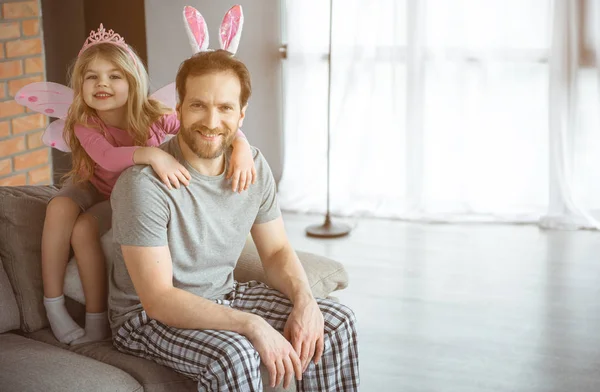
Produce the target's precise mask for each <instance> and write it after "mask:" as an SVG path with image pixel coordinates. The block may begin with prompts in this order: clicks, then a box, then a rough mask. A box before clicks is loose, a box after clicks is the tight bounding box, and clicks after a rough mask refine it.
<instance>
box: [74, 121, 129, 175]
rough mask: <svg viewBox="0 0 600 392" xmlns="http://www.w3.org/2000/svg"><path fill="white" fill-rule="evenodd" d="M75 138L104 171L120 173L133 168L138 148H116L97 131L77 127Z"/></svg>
mask: <svg viewBox="0 0 600 392" xmlns="http://www.w3.org/2000/svg"><path fill="white" fill-rule="evenodd" d="M75 136H76V137H77V139H79V142H80V143H81V146H82V147H83V149H84V150H85V152H87V153H88V155H89V156H90V157H91V158H92V159H93V160H94V162H96V163H97V164H98V165H99V166H100V167H102V168H103V169H104V170H108V171H111V172H120V171H123V170H125V169H127V168H128V167H129V166H133V165H134V164H135V162H134V161H133V155H134V153H135V150H137V149H138V148H140V147H138V146H124V147H115V146H113V145H112V144H110V143H109V142H108V140H106V137H105V136H104V135H103V134H102V133H101V132H100V131H98V130H97V129H93V128H88V127H84V126H81V125H76V126H75Z"/></svg>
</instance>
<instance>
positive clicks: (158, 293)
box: [121, 246, 302, 386]
mask: <svg viewBox="0 0 600 392" xmlns="http://www.w3.org/2000/svg"><path fill="white" fill-rule="evenodd" d="M121 249H122V250H123V258H124V259H125V265H126V266H127V271H128V272H129V276H131V280H132V282H133V286H134V287H135V290H136V292H137V294H138V296H139V297H140V301H141V302H142V306H143V307H144V310H145V311H146V313H147V314H148V316H149V317H150V318H153V319H155V320H158V321H160V322H162V323H163V324H166V325H169V326H171V327H176V328H183V329H216V330H228V331H233V332H237V333H239V334H241V335H244V336H246V337H247V338H248V339H249V340H250V341H251V342H252V344H253V345H254V348H255V349H256V350H257V351H258V353H259V354H260V358H261V361H262V363H263V364H264V365H265V366H266V367H267V369H268V371H269V374H270V378H271V386H275V385H277V384H279V383H280V382H281V380H282V379H284V378H285V385H286V386H287V385H288V384H289V382H290V379H291V377H293V375H294V374H295V375H296V379H298V380H300V379H302V364H301V362H300V359H299V357H298V355H297V354H296V352H295V351H294V349H293V348H292V346H291V345H290V344H289V343H288V342H287V341H286V340H285V339H284V338H283V337H282V336H281V334H280V333H279V332H277V331H276V330H274V329H273V328H272V327H271V326H270V325H269V324H268V323H267V322H266V321H265V320H264V319H262V318H261V317H258V316H255V315H254V314H252V313H246V312H242V311H239V310H234V309H231V308H229V307H227V306H223V305H218V304H216V303H214V302H212V301H210V300H207V299H205V298H202V297H199V296H197V295H194V294H192V293H189V292H187V291H185V290H181V289H178V288H176V287H173V262H172V260H171V253H170V251H169V248H168V246H160V247H139V246H121ZM277 363H281V364H283V365H284V368H283V369H281V370H279V369H277V365H276V364H277Z"/></svg>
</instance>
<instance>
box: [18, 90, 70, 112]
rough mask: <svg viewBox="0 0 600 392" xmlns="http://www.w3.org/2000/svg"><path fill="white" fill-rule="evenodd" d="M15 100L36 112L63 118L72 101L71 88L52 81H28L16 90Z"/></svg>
mask: <svg viewBox="0 0 600 392" xmlns="http://www.w3.org/2000/svg"><path fill="white" fill-rule="evenodd" d="M15 101H17V103H19V104H20V105H23V106H25V107H28V108H29V109H31V110H34V111H36V112H38V113H42V114H45V115H47V116H50V117H56V118H65V117H67V113H68V111H69V106H71V103H73V90H72V89H70V88H69V87H67V86H63V85H62V84H58V83H53V82H36V83H30V84H28V85H26V86H24V87H22V88H21V89H20V90H19V91H17V94H16V95H15Z"/></svg>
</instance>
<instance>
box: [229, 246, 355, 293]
mask: <svg viewBox="0 0 600 392" xmlns="http://www.w3.org/2000/svg"><path fill="white" fill-rule="evenodd" d="M296 254H297V255H298V258H299V259H300V262H301V263H302V266H303V267H304V270H305V271H306V275H307V277H308V283H309V284H310V287H311V289H312V293H313V295H314V296H315V297H317V298H326V297H328V296H329V294H330V293H331V292H333V291H336V290H342V289H344V288H346V287H347V286H348V273H347V272H346V269H345V268H344V266H343V265H342V264H341V263H340V262H338V261H335V260H332V259H330V258H327V257H325V256H319V255H316V254H314V253H308V252H302V251H296ZM233 273H234V276H235V279H236V280H237V281H239V282H247V281H249V280H257V281H260V282H264V283H266V284H267V285H268V284H269V281H268V279H267V278H266V276H265V272H264V270H263V267H262V263H261V261H260V257H259V256H258V251H257V250H256V246H255V245H254V242H253V241H252V239H251V238H248V239H247V240H246V245H245V246H244V249H243V250H242V254H241V255H240V258H239V259H238V263H237V266H236V267H235V270H234V272H233Z"/></svg>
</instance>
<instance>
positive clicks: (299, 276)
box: [251, 216, 312, 304]
mask: <svg viewBox="0 0 600 392" xmlns="http://www.w3.org/2000/svg"><path fill="white" fill-rule="evenodd" d="M251 234H252V239H253V240H254V243H255V244H256V249H257V250H258V254H259V256H260V259H261V261H262V264H263V268H264V270H265V274H266V276H267V279H268V280H269V284H270V285H271V286H272V287H273V288H274V289H276V290H278V291H280V292H282V293H284V294H285V295H286V296H287V297H288V298H289V299H290V300H291V301H292V302H293V303H294V304H297V303H298V302H302V301H306V300H308V299H312V293H311V290H310V285H309V284H308V278H307V277H306V273H305V272H304V268H303V267H302V264H300V260H298V256H297V255H296V252H295V251H294V249H293V248H292V246H291V245H290V243H289V241H288V238H287V235H286V233H285V227H284V225H283V219H282V217H281V216H280V217H279V218H277V219H274V220H272V221H269V222H267V223H260V224H255V225H253V226H252V230H251Z"/></svg>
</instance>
